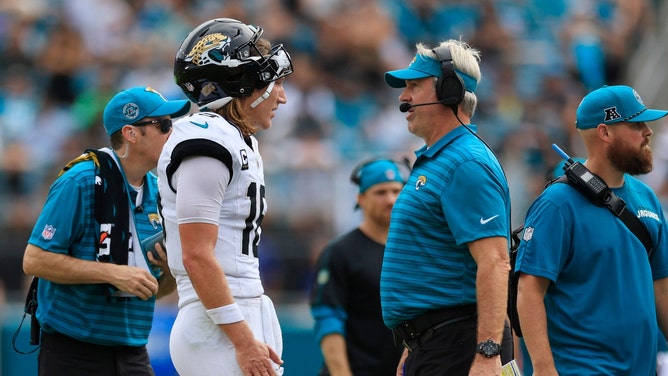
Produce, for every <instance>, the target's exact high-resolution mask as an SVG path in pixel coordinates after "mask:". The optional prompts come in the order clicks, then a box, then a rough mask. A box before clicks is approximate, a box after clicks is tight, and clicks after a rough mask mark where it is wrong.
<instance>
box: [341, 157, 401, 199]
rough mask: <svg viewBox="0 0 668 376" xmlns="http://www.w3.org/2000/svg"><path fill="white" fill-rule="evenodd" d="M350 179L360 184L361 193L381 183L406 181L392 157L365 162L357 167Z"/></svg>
mask: <svg viewBox="0 0 668 376" xmlns="http://www.w3.org/2000/svg"><path fill="white" fill-rule="evenodd" d="M350 180H352V182H353V183H355V184H357V185H358V186H359V193H364V192H365V191H366V190H367V189H369V188H371V187H372V186H374V185H376V184H380V183H387V182H399V183H405V182H406V180H405V179H404V178H403V177H402V175H401V171H399V166H398V165H397V163H396V162H395V161H392V160H390V159H375V160H372V161H370V162H366V163H363V164H362V165H361V166H359V167H357V168H355V170H354V171H353V173H352V175H351V177H350Z"/></svg>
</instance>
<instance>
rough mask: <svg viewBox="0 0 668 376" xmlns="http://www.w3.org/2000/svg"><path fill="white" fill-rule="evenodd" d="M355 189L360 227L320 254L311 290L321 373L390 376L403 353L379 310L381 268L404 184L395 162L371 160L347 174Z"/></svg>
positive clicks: (330, 244) (331, 244)
mask: <svg viewBox="0 0 668 376" xmlns="http://www.w3.org/2000/svg"><path fill="white" fill-rule="evenodd" d="M351 180H352V182H353V183H355V184H357V185H358V186H359V194H358V195H357V207H358V208H360V209H361V210H362V215H363V219H362V222H361V224H360V225H359V227H357V228H356V229H354V230H352V231H350V232H348V233H346V234H344V235H343V236H341V237H339V238H337V239H335V240H334V241H332V242H331V243H329V244H328V245H327V246H326V247H325V249H324V250H323V252H322V253H321V254H320V256H319V258H318V261H317V264H316V270H315V274H314V281H313V290H312V291H311V313H312V315H313V318H314V319H315V335H316V339H317V341H318V343H319V344H320V348H321V350H322V354H323V357H324V360H325V364H324V365H323V367H322V369H321V371H320V375H323V376H325V375H332V376H338V375H353V374H354V375H355V376H376V375H379V376H386V375H393V374H395V372H396V367H397V364H398V362H399V358H400V357H401V352H402V349H401V347H397V346H395V345H394V341H393V339H392V332H391V331H390V330H389V329H388V328H387V327H386V326H385V324H384V323H383V319H382V314H381V309H380V269H381V265H382V262H383V251H384V249H385V241H386V239H387V232H388V229H389V226H390V214H391V212H392V206H393V205H394V201H395V200H396V199H397V196H398V195H399V192H400V191H401V189H402V188H403V186H404V183H405V176H402V174H401V170H400V164H397V163H396V162H395V161H392V160H389V159H374V160H371V161H369V162H366V163H362V164H361V165H359V166H357V167H356V168H355V169H354V171H353V174H352V176H351Z"/></svg>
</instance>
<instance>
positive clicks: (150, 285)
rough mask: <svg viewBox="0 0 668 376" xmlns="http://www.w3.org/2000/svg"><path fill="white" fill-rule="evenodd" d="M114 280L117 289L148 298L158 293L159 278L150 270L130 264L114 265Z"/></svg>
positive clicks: (112, 282) (143, 298) (142, 298)
mask: <svg viewBox="0 0 668 376" xmlns="http://www.w3.org/2000/svg"><path fill="white" fill-rule="evenodd" d="M114 266H115V268H114V269H113V270H112V281H111V282H110V283H111V284H112V285H114V286H115V287H116V288H117V289H119V290H121V291H123V292H127V293H130V294H132V295H135V296H136V297H138V298H139V299H141V300H148V299H150V298H151V297H152V296H153V295H155V294H157V293H158V280H157V279H155V277H154V276H153V275H151V273H149V271H148V270H145V269H142V268H138V267H136V266H128V265H114Z"/></svg>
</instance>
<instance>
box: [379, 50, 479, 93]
mask: <svg viewBox="0 0 668 376" xmlns="http://www.w3.org/2000/svg"><path fill="white" fill-rule="evenodd" d="M455 72H456V73H457V75H459V77H460V78H461V79H462V82H463V83H464V88H465V90H466V91H470V92H472V93H473V92H475V89H476V88H477V87H478V81H477V80H476V79H475V78H473V77H471V76H469V75H468V74H466V73H464V72H462V71H460V70H459V69H455ZM440 76H441V62H440V61H438V60H436V59H434V58H432V57H430V56H426V55H422V54H417V55H415V57H414V58H413V60H412V61H411V63H410V64H409V65H408V68H404V69H397V70H393V71H389V72H385V82H386V83H387V84H388V85H389V86H390V87H393V88H397V89H398V88H402V87H406V80H417V79H420V78H426V77H440Z"/></svg>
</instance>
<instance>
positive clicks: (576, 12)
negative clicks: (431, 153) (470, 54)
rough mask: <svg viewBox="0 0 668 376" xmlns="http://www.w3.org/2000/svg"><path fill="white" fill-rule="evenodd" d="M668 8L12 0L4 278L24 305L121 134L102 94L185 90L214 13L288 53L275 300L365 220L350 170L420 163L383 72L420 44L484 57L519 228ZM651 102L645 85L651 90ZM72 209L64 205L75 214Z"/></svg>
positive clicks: (482, 88) (2, 185)
mask: <svg viewBox="0 0 668 376" xmlns="http://www.w3.org/2000/svg"><path fill="white" fill-rule="evenodd" d="M660 5H661V0H244V1H241V0H239V1H230V0H227V1H225V0H0V62H1V64H0V66H1V67H2V69H0V208H2V210H1V211H0V275H1V276H2V283H3V284H4V285H5V287H6V291H7V296H8V298H9V299H13V298H16V299H22V296H23V294H22V292H21V290H22V286H23V285H22V284H23V283H24V278H23V275H22V271H21V258H22V254H23V250H24V247H25V242H26V240H27V239H28V234H29V232H30V231H31V229H32V226H33V224H34V221H35V218H36V216H37V214H38V212H39V210H40V208H41V206H42V204H43V202H44V198H45V195H46V193H47V190H48V187H49V185H50V183H51V182H52V181H53V179H54V178H55V175H56V174H57V173H58V171H59V170H60V168H61V167H62V166H64V164H65V163H66V162H67V161H69V160H70V159H72V158H73V157H75V156H77V155H78V154H79V153H81V152H82V151H83V150H84V149H86V148H88V147H102V146H106V145H107V144H108V138H107V137H106V134H105V133H104V130H103V127H102V126H101V114H102V110H103V108H104V105H105V103H106V102H107V101H108V100H109V99H110V98H111V96H112V95H113V94H115V93H116V92H117V91H118V90H120V89H122V88H125V87H129V86H137V85H149V86H152V87H154V88H156V89H157V90H158V91H160V92H161V93H162V94H163V95H164V96H165V97H168V98H170V99H176V98H182V97H183V95H182V94H181V92H180V90H179V88H178V87H177V86H176V85H175V84H174V80H173V75H172V63H173V59H174V55H175V53H176V50H177V48H178V46H179V45H180V43H181V41H182V40H183V38H185V36H186V34H187V33H188V31H190V30H191V29H193V28H194V26H196V25H198V24H199V23H201V22H203V21H205V20H208V19H210V18H215V17H230V18H237V19H240V20H242V21H244V22H247V23H251V24H255V25H259V26H261V27H263V28H264V30H265V36H266V37H268V38H269V39H270V40H271V41H272V42H273V43H283V44H284V45H286V48H287V50H288V51H289V52H290V53H291V56H292V59H293V64H294V68H295V73H294V74H293V75H292V76H290V77H289V78H288V80H287V81H286V83H285V85H284V86H285V88H286V92H287V95H288V104H287V105H285V106H282V107H281V108H280V109H279V110H278V111H277V113H276V118H275V119H274V125H273V127H272V129H270V130H268V131H266V132H263V133H260V134H259V135H258V138H259V139H260V145H261V150H262V153H263V157H264V160H265V168H266V180H267V199H268V203H269V212H268V215H267V216H266V217H265V222H264V223H263V233H262V242H261V246H260V257H261V258H262V259H263V261H262V263H263V266H262V267H263V270H262V273H263V278H264V283H265V288H266V289H267V290H268V292H269V294H270V295H271V296H272V298H273V299H274V301H276V302H277V303H278V304H281V303H290V302H300V301H305V299H306V297H307V290H308V278H309V277H308V276H309V274H310V273H311V265H312V262H313V260H314V259H315V256H316V255H317V253H318V252H320V250H321V249H322V246H323V245H324V243H325V242H326V241H328V240H329V239H331V238H332V237H333V236H335V235H338V234H340V233H342V232H343V231H344V230H347V229H349V228H351V227H352V226H354V225H355V224H356V223H357V221H356V220H353V218H354V216H355V215H356V213H355V212H354V210H353V207H354V194H355V190H354V188H353V186H352V184H351V183H350V182H349V180H348V176H349V174H350V171H351V170H352V167H353V166H354V165H355V164H357V163H358V162H359V161H360V160H363V159H366V158H368V157H372V156H386V157H394V158H402V157H407V158H409V159H410V158H412V157H413V153H412V152H413V150H415V149H417V148H418V147H419V146H421V140H420V139H418V138H417V137H415V136H412V135H410V134H409V133H408V131H407V130H406V122H405V119H404V116H405V115H404V114H402V113H400V112H399V110H398V106H399V101H398V95H399V91H398V90H393V89H390V88H389V87H387V86H386V85H385V83H384V81H383V73H384V72H385V71H387V70H390V69H397V68H399V67H404V66H406V65H407V64H408V63H409V61H410V59H411V57H412V56H413V54H414V52H415V43H416V42H425V43H427V44H429V45H431V46H433V45H435V44H436V43H438V42H439V41H441V40H444V39H448V38H456V39H457V38H461V39H463V40H465V41H468V42H469V43H470V44H471V45H472V46H474V47H476V48H478V49H480V50H481V51H482V65H481V66H482V72H483V81H482V82H481V84H480V85H479V88H478V90H477V95H478V99H479V106H478V111H477V113H476V115H475V116H474V118H473V121H474V123H475V124H477V125H479V133H480V135H481V136H482V137H483V138H484V139H485V140H486V141H487V143H488V144H489V145H490V146H491V147H492V148H493V149H494V150H495V152H496V153H497V154H498V155H499V157H500V160H501V161H502V164H503V166H504V169H505V171H506V174H507V176H508V179H509V183H510V187H511V194H512V200H513V202H512V203H513V222H514V223H515V224H519V223H520V222H521V221H522V219H523V216H524V213H525V211H526V208H527V205H528V204H529V203H530V202H531V200H532V199H533V198H534V197H535V195H536V194H537V193H538V192H539V191H540V190H541V189H542V187H543V185H544V183H545V181H546V180H545V179H546V176H548V175H549V174H550V173H551V170H552V168H553V166H554V165H555V164H557V163H558V161H559V158H560V157H559V156H558V155H557V154H556V153H555V152H554V151H553V150H552V149H551V147H550V145H551V144H552V143H557V144H558V145H559V146H560V147H561V148H562V149H564V150H565V151H567V152H568V153H570V154H571V155H574V156H577V155H582V154H583V149H582V146H581V145H580V144H579V143H578V142H579V141H577V140H578V139H577V137H575V135H574V132H575V127H574V116H575V108H576V107H577V104H578V102H579V100H580V99H581V98H582V96H583V95H584V94H585V93H586V92H587V91H588V90H590V89H593V88H597V87H599V86H601V85H603V84H616V83H626V82H625V75H626V73H625V68H626V65H625V64H626V63H627V62H628V60H629V56H632V54H633V53H634V49H635V48H636V47H637V46H638V44H639V41H640V40H642V38H643V37H644V36H646V35H647V34H648V33H653V32H654V26H655V24H656V22H655V21H656V20H655V17H656V13H657V9H658V8H659V6H660ZM641 94H642V93H641ZM63 210H67V208H63Z"/></svg>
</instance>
